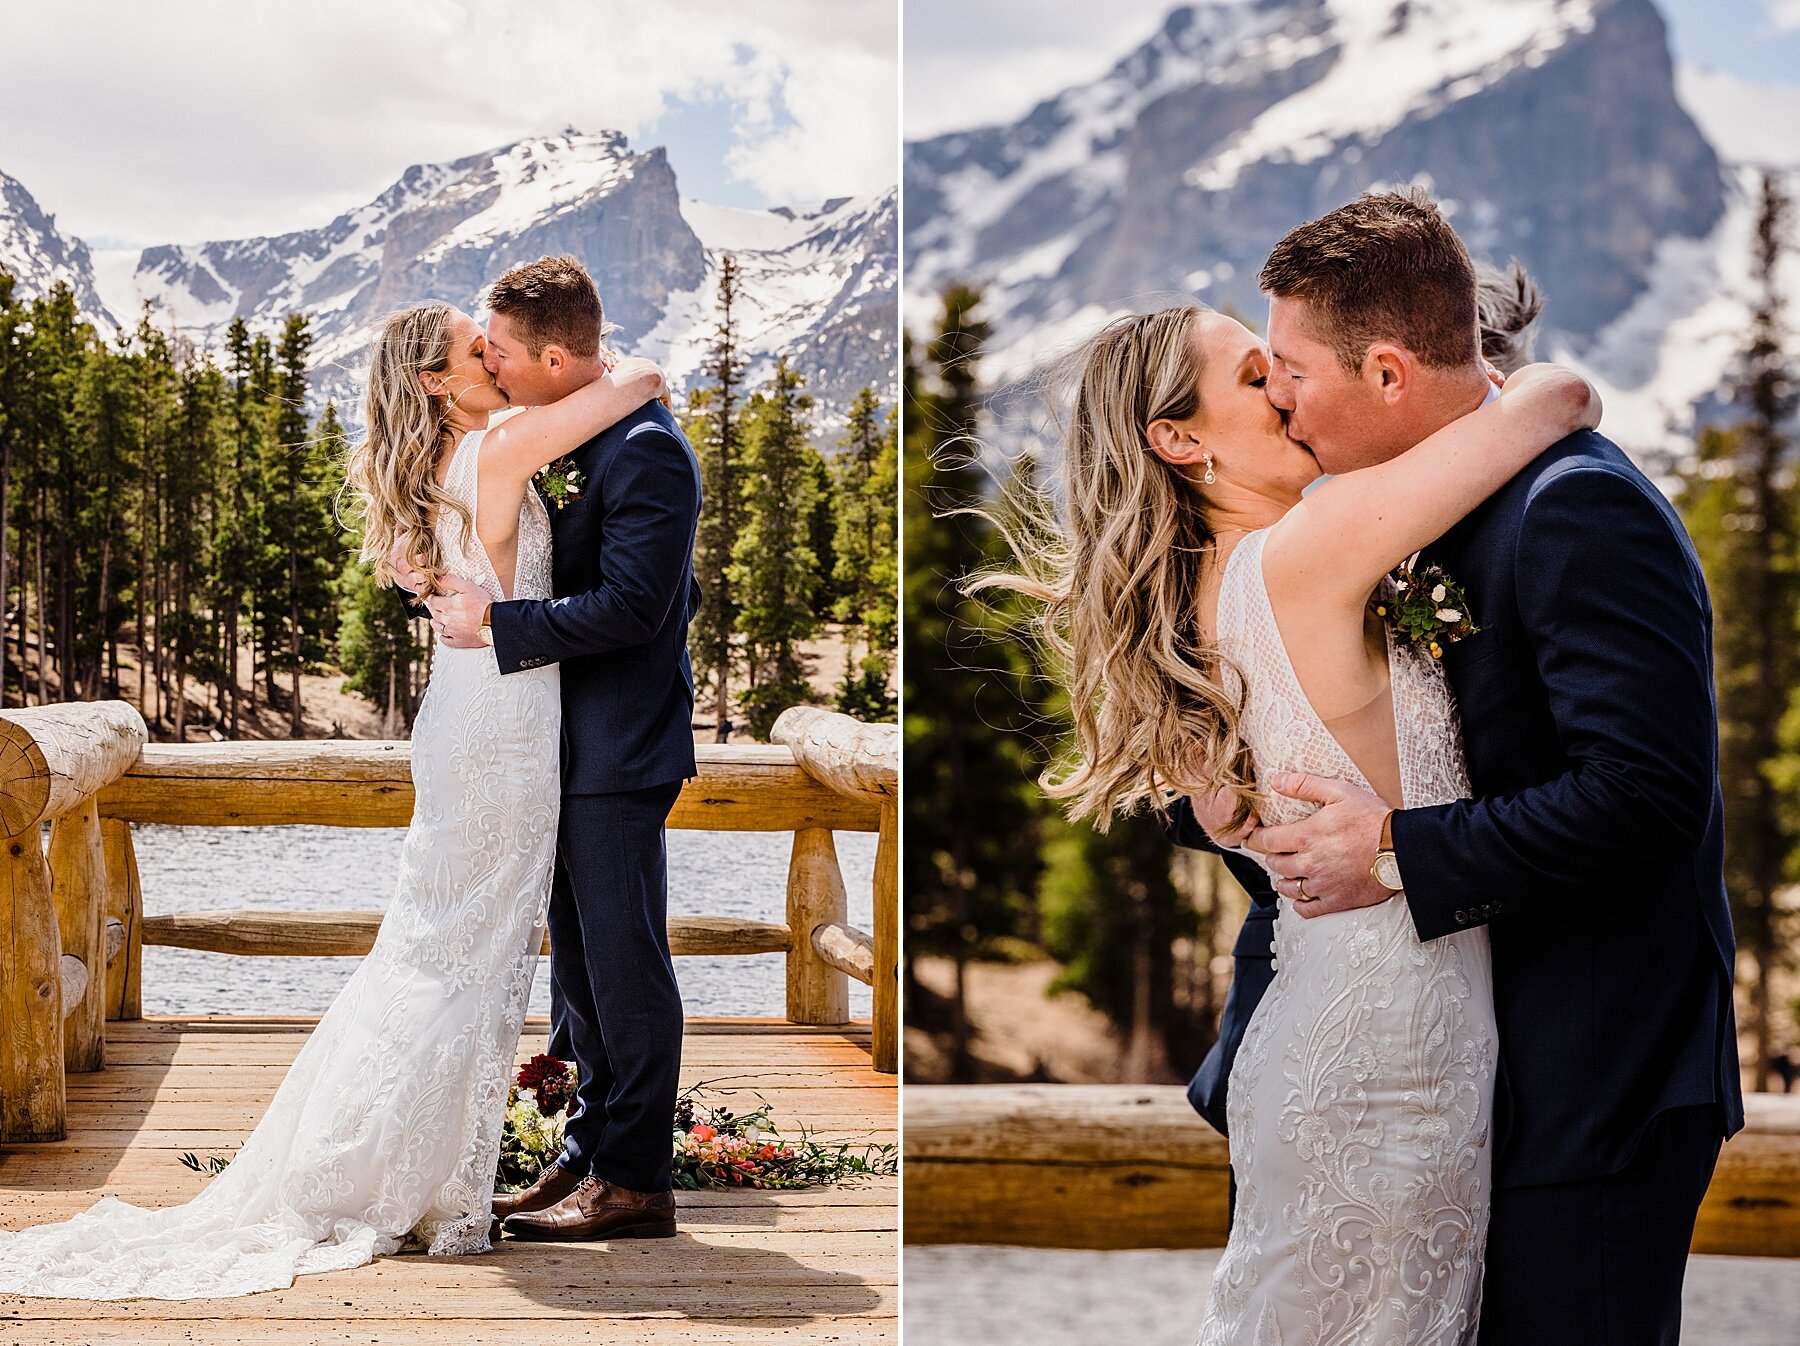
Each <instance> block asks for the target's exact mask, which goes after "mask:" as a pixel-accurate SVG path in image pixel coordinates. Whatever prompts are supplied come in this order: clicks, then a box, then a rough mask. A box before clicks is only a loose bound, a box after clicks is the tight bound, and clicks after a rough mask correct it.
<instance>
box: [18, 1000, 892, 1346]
mask: <svg viewBox="0 0 1800 1346" xmlns="http://www.w3.org/2000/svg"><path fill="white" fill-rule="evenodd" d="M311 1024H312V1021H311V1020H309V1019H305V1018H297V1017H283V1018H266V1019H230V1018H217V1017H210V1016H209V1017H205V1018H195V1017H181V1018H166V1019H159V1018H151V1019H146V1020H143V1021H140V1022H135V1023H111V1024H108V1025H107V1030H108V1034H107V1035H108V1044H107V1059H108V1067H107V1069H106V1070H104V1071H101V1072H98V1073H94V1074H87V1075H76V1076H71V1077H70V1086H71V1087H70V1090H69V1098H70V1103H69V1139H68V1140H67V1141H63V1142H58V1143H55V1144H39V1145H19V1146H11V1147H8V1148H7V1149H6V1150H4V1151H0V1226H4V1227H7V1228H18V1227H21V1226H24V1225H30V1224H37V1223H41V1222H43V1221H46V1220H56V1219H66V1218H68V1217H69V1216H70V1215H73V1214H75V1213H76V1212H78V1211H80V1210H84V1209H86V1208H87V1207H88V1206H89V1205H91V1204H92V1203H93V1201H95V1200H96V1199H98V1197H99V1196H101V1195H102V1194H111V1195H114V1196H117V1197H119V1198H120V1199H122V1200H125V1201H131V1202H134V1203H136V1204H140V1205H148V1206H160V1205H167V1204H170V1203H172V1202H177V1201H181V1200H185V1199H187V1198H189V1197H191V1196H192V1195H193V1194H194V1193H195V1192H197V1191H198V1190H199V1189H200V1188H201V1187H202V1186H203V1185H204V1182H205V1179H204V1178H202V1177H201V1175H199V1174H196V1173H193V1172H191V1171H190V1170H188V1169H185V1168H183V1167H181V1165H180V1164H179V1163H178V1162H177V1161H176V1156H177V1154H178V1153H179V1152H180V1151H182V1150H196V1151H200V1152H225V1151H229V1150H231V1149H235V1148H236V1146H237V1145H239V1144H240V1143H241V1142H242V1140H243V1138H244V1136H245V1135H246V1134H247V1133H248V1131H249V1130H250V1128H251V1127H252V1126H254V1124H255V1122H256V1120H257V1118H258V1117H260V1115H261V1113H262V1111H263V1110H264V1109H265V1108H266V1107H267V1105H268V1101H269V1099H270V1098H272V1097H273V1095H274V1091H275V1088H276V1087H277V1086H278V1084H279V1083H280V1080H281V1078H282V1075H283V1073H284V1071H285V1070H286V1067H287V1064H288V1063H289V1062H291V1061H292V1059H293V1056H294V1054H295V1053H296V1052H298V1050H299V1048H300V1046H301V1044H302V1043H303V1042H304V1041H305V1039H306V1034H307V1033H308V1032H309V1031H310V1028H311ZM547 1027H548V1026H547V1025H546V1024H545V1023H544V1022H543V1021H542V1020H541V1019H540V1020H536V1021H534V1022H531V1023H528V1025H527V1031H526V1037H525V1039H524V1040H523V1041H522V1042H521V1044H520V1054H521V1056H522V1057H523V1056H525V1055H529V1054H531V1053H533V1052H536V1051H542V1050H543V1049H544V1044H545V1036H546V1033H547ZM868 1038H869V1034H868V1027H867V1023H866V1021H864V1022H862V1023H853V1024H850V1025H847V1026H833V1025H827V1026H811V1025H795V1024H789V1023H786V1022H785V1021H781V1020H758V1021H744V1020H727V1021H719V1020H694V1021H690V1023H689V1025H688V1032H687V1036H686V1038H685V1039H684V1042H683V1071H682V1078H683V1082H684V1083H693V1082H696V1081H702V1080H705V1081H717V1082H718V1087H717V1088H714V1089H712V1090H710V1091H709V1092H714V1093H718V1094H720V1095H722V1096H726V1098H727V1105H728V1106H733V1107H739V1108H740V1110H741V1103H750V1104H752V1105H753V1104H754V1101H755V1100H757V1099H760V1100H761V1101H763V1102H766V1103H767V1104H769V1106H770V1107H771V1108H772V1109H773V1110H774V1113H775V1117H776V1121H777V1123H778V1124H780V1125H781V1126H783V1127H784V1128H785V1129H790V1130H792V1131H793V1132H795V1133H797V1132H798V1130H799V1128H800V1127H801V1126H805V1127H806V1128H807V1129H808V1130H809V1131H811V1132H812V1133H813V1134H815V1135H817V1136H819V1137H820V1138H822V1139H828V1140H834V1141H835V1140H840V1139H841V1140H846V1141H849V1142H850V1143H853V1144H868V1143H889V1142H892V1141H893V1140H894V1139H895V1137H896V1135H897V1132H898V1125H899V1100H898V1097H897V1091H896V1089H895V1081H894V1077H893V1076H891V1075H880V1074H877V1073H876V1072H875V1071H873V1070H872V1069H870V1066H869V1057H868ZM677 1201H678V1204H679V1207H680V1211H681V1232H680V1234H679V1235H678V1236H677V1237H676V1238H674V1239H669V1240H656V1241H652V1242H636V1241H629V1240H628V1241H621V1242H618V1243H592V1244H562V1245H558V1244H517V1243H511V1242H503V1243H502V1244H501V1245H500V1246H499V1247H498V1248H496V1250H495V1251H494V1252H493V1253H491V1254H488V1255H487V1256H483V1257H475V1258H431V1257H422V1256H402V1257H393V1258H384V1259H381V1260H380V1261H377V1262H375V1263H374V1264H372V1265H370V1266H367V1267H362V1268H358V1269H357V1270H354V1271H350V1272H344V1273H336V1274H330V1275H325V1276H308V1277H302V1278H301V1279H300V1280H299V1281H297V1282H296V1283H295V1284H294V1285H293V1286H292V1287H291V1288H289V1289H287V1290H280V1291H272V1292H269V1293H266V1294H260V1295H252V1296H247V1297H244V1298H241V1299H235V1300H190V1301H174V1302H167V1301H157V1300H132V1301H123V1302H108V1303H87V1302H82V1301H68V1300H39V1299H24V1298H19V1297H15V1296H0V1346H12V1344H13V1343H18V1346H63V1344H64V1343H76V1342H81V1343H95V1346H99V1343H118V1342H127V1341H129V1342H131V1343H137V1344H140V1346H157V1344H158V1343H164V1342H169V1343H174V1342H194V1343H202V1342H203V1343H206V1344H207V1346H215V1343H216V1346H260V1344H262V1343H267V1344H268V1346H290V1344H291V1346H298V1343H302V1342H305V1343H321V1344H323V1343H346V1344H347V1343H350V1342H357V1343H366V1342H372V1343H378V1344H379V1343H386V1342H392V1343H402V1342H405V1343H413V1342H422V1341H442V1340H447V1339H450V1337H451V1336H452V1334H454V1336H455V1337H457V1338H459V1339H466V1340H471V1341H482V1342H502V1343H509V1342H524V1341H528V1340H529V1341H531V1342H533V1343H541V1342H542V1341H543V1340H545V1339H546V1337H547V1336H550V1337H554V1338H555V1339H557V1340H563V1341H588V1340H593V1341H625V1340H628V1341H633V1342H644V1343H648V1344H650V1346H663V1344H664V1343H667V1346H700V1344H701V1343H718V1344H720V1346H740V1344H741V1346H749V1344H750V1343H763V1342H789V1341H792V1342H800V1341H807V1342H845V1343H855V1344H856V1346H861V1344H862V1343H870V1342H894V1341H897V1340H898V1336H899V1333H898V1326H897V1314H898V1273H899V1235H898V1203H899V1184H898V1181H897V1180H896V1179H893V1178H884V1179H875V1180H870V1181H864V1182H860V1183H853V1184H848V1185H845V1186H841V1187H833V1188H815V1189H804V1190H801V1191H792V1192H789V1191H780V1192H757V1191H748V1192H717V1191H705V1192H681V1193H678V1194H677Z"/></svg>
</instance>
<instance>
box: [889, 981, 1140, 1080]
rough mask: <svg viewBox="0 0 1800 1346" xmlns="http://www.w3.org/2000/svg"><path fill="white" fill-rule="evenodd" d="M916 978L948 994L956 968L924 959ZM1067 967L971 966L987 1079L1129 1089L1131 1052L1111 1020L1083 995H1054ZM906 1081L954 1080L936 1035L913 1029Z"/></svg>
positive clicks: (978, 1051)
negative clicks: (1125, 1070) (1126, 1070)
mask: <svg viewBox="0 0 1800 1346" xmlns="http://www.w3.org/2000/svg"><path fill="white" fill-rule="evenodd" d="M913 966H914V975H915V976H916V977H917V978H918V980H919V982H920V984H921V985H922V986H924V987H925V988H926V989H927V990H928V991H929V992H931V993H933V994H935V995H939V996H948V995H949V994H950V993H951V990H952V988H953V986H954V984H955V975H956V971H955V964H954V963H953V962H951V960H950V959H948V958H920V959H917V960H915V962H914V965H913ZM1061 970H1062V966H1061V964H1059V963H1056V962H1054V961H1052V960H1050V959H1044V960H1042V961H1039V962H1032V963H970V964H969V966H968V972H967V986H968V1015H969V1025H970V1028H971V1029H972V1030H973V1032H972V1036H971V1041H970V1050H971V1053H972V1055H973V1056H974V1057H975V1073H976V1076H977V1078H978V1079H980V1080H983V1081H1001V1080H1041V1081H1055V1082H1057V1083H1062V1084H1122V1083H1138V1082H1139V1081H1127V1080H1126V1079H1125V1078H1124V1076H1123V1074H1122V1073H1121V1069H1120V1068H1121V1066H1122V1064H1123V1062H1124V1059H1125V1057H1124V1052H1123V1051H1122V1050H1121V1046H1122V1044H1121V1040H1120V1037H1119V1035H1118V1034H1117V1033H1116V1032H1115V1031H1114V1030H1113V1028H1112V1025H1111V1023H1110V1021H1109V1020H1108V1019H1107V1017H1106V1016H1105V1015H1104V1014H1101V1013H1100V1012H1099V1011H1098V1010H1096V1009H1094V1008H1093V1007H1092V1006H1091V1005H1089V1004H1088V1002H1087V1001H1086V999H1084V998H1083V997H1082V996H1079V995H1075V994H1072V993H1069V992H1062V993H1059V994H1057V995H1050V994H1049V987H1050V983H1051V981H1052V979H1053V978H1054V977H1055V976H1056V974H1057V973H1058V972H1060V971H1061ZM905 1046H906V1078H907V1079H908V1080H911V1081H913V1082H914V1083H917V1084H932V1083H936V1082H938V1081H941V1080H943V1079H945V1078H946V1076H947V1074H948V1062H947V1061H946V1060H945V1059H944V1053H943V1048H942V1046H941V1044H940V1042H939V1040H938V1039H937V1038H936V1037H934V1036H933V1035H932V1034H929V1033H926V1032H923V1031H922V1030H920V1029H919V1028H917V1027H915V1026H911V1025H909V1026H908V1027H907V1029H906V1034H905Z"/></svg>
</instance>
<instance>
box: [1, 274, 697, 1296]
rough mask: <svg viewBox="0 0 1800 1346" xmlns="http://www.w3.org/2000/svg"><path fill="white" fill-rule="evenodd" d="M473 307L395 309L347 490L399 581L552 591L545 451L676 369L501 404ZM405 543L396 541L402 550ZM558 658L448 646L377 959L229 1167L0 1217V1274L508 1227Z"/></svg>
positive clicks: (194, 1290) (129, 1270)
mask: <svg viewBox="0 0 1800 1346" xmlns="http://www.w3.org/2000/svg"><path fill="white" fill-rule="evenodd" d="M484 347H485V341H484V338H483V335H482V331H481V329H480V327H479V326H478V325H477V324H476V322H475V320H474V319H473V318H471V317H469V316H468V315H467V314H464V313H461V312H458V311H457V310H456V309H454V308H452V307H450V306H449V305H447V304H422V305H419V306H417V307H414V308H409V309H406V310H403V311H401V312H399V313H395V314H393V315H392V316H391V317H389V318H388V319H387V320H386V322H385V323H384V324H383V326H382V327H381V329H380V332H379V334H378V336H377V337H376V340H375V343H374V350H373V356H372V360H371V364H370V370H369V387H368V398H367V414H366V424H367V426H368V434H367V438H366V439H365V440H363V441H362V442H361V443H359V444H357V445H356V447H355V448H354V449H353V450H352V451H351V454H350V460H349V463H348V473H347V475H348V489H350V490H352V491H353V492H354V494H355V498H356V502H357V504H358V505H359V506H360V512H361V515H362V528H363V535H362V556H363V559H364V560H365V561H369V562H372V563H373V565H374V567H375V572H376V575H377V577H378V579H379V580H380V581H381V582H382V583H384V584H392V583H395V582H397V581H399V582H407V583H409V584H417V585H421V586H422V587H423V588H424V589H425V591H426V592H436V591H437V588H438V585H439V584H440V583H441V582H442V580H443V578H444V577H445V576H446V575H448V574H451V573H455V574H459V575H463V576H467V577H470V578H472V579H474V580H475V581H476V582H478V583H480V584H482V585H484V586H485V587H486V588H487V589H488V591H489V592H490V593H491V594H492V595H493V597H494V599H495V600H496V601H499V600H502V599H507V598H514V597H520V598H547V597H549V596H550V525H549V520H548V518H547V516H546V514H545V510H544V505H543V503H542V501H540V500H539V499H538V496H537V493H536V492H535V491H534V490H533V489H532V488H531V476H532V474H533V473H534V472H535V471H537V469H539V468H540V467H543V466H545V465H546V464H548V463H551V462H553V461H554V460H555V459H557V458H559V457H561V456H562V455H563V454H566V453H568V452H570V451H571V450H573V449H575V448H576V447H577V446H578V445H580V444H581V443H583V442H585V441H586V440H587V439H589V438H590V437H591V436H592V435H593V434H595V433H596V432H597V431H599V430H601V429H604V428H605V427H607V426H609V425H611V424H613V423H614V422H615V421H618V420H619V419H621V418H622V417H624V416H626V415H627V414H629V413H630V412H632V411H634V410H636V409H637V408H638V407H639V406H641V405H643V403H645V402H646V401H648V400H649V399H650V398H652V397H654V396H656V395H657V394H658V393H660V392H661V385H662V375H661V373H660V371H659V370H657V368H656V367H655V366H654V365H651V364H649V363H648V362H646V361H640V360H631V361H619V362H616V363H615V364H614V367H613V368H612V370H611V372H610V373H609V374H607V375H606V376H604V377H602V378H600V379H598V380H597V381H595V382H594V383H592V384H589V385H588V386H586V387H584V388H582V389H581V390H579V391H577V392H575V393H572V394H570V395H569V396H568V397H566V398H564V399H563V400H562V401H560V402H557V403H554V404H552V405H549V406H544V407H536V408H532V409H530V410H528V411H523V412H520V413H518V414H517V415H514V416H511V417H508V418H507V419H505V420H504V421H503V422H501V423H498V424H495V425H493V426H492V427H491V428H490V417H491V416H492V415H493V413H495V412H497V411H500V410H502V409H503V408H504V407H505V406H506V399H505V397H504V396H503V395H502V394H501V393H500V391H499V389H498V387H496V385H495V383H494V380H493V378H492V377H491V376H490V375H489V374H488V372H487V370H486V369H485V368H484V367H483V356H484ZM402 557H403V558H406V561H405V563H403V564H401V565H396V564H395V561H393V560H390V558H402ZM560 719H561V701H560V698H559V695H558V672H557V668H556V666H555V665H546V666H545V667H543V668H538V669H531V670H527V671H525V672H522V673H517V674H514V675H512V676H509V677H504V678H503V677H501V676H500V674H499V670H498V668H497V666H496V664H495V660H494V652H493V651H492V650H491V649H474V650H453V649H448V648H439V649H438V650H437V651H436V653H435V656H434V658H433V660H432V666H431V680H430V685H429V687H428V688H427V690H426V693H425V698H424V701H423V703H422V704H421V706H420V708H419V715H418V719H417V722H416V723H415V725H414V727H413V739H412V778H413V786H414V789H415V791H416V802H415V804H414V808H413V819H412V825H411V827H410V828H409V829H408V831H407V834H406V840H405V843H404V845H403V847H402V849H401V855H400V875H399V882H398V884H397V885H396V888H395V891H394V897H393V901H392V902H391V904H390V905H389V907H388V911H387V914H386V916H385V917H384V919H383V920H382V923H381V931H380V934H379V935H378V936H377V938H376V940H375V945H374V947H373V948H372V949H371V950H370V952H369V955H368V957H366V958H365V959H363V961H362V964H361V965H360V966H359V967H358V968H357V970H356V972H355V974H354V975H353V976H352V977H351V979H350V981H349V982H348V984H347V985H345V987H344V989H343V991H342V992H340V993H339V995H338V997H337V999H336V1000H335V1001H333V1002H332V1005H331V1007H330V1009H328V1010H327V1011H326V1012H325V1014H324V1016H323V1017H322V1018H321V1019H320V1020H319V1025H318V1027H317V1028H316V1029H315V1030H314V1031H313V1033H312V1035H311V1036H310V1037H309V1038H308V1039H307V1042H306V1044H305V1045H304V1046H303V1047H302V1048H301V1050H300V1052H299V1054H298V1056H296V1057H295V1059H294V1064H293V1067H292V1069H291V1070H289V1072H288V1074H287V1076H286V1078H285V1079H284V1080H283V1081H282V1084H281V1087H280V1088H279V1090H278V1091H277V1092H276V1094H275V1098H274V1101H273V1102H272V1103H271V1104H270V1105H269V1110H268V1112H267V1113H266V1114H265V1115H264V1117H263V1119H262V1121H261V1122H260V1123H258V1125H257V1127H256V1129H255V1130H254V1131H253V1132H251V1134H250V1137H249V1139H248V1140H246V1141H245V1142H244V1146H243V1148H242V1149H241V1150H239V1151H238V1153H237V1155H236V1156H235V1157H234V1158H233V1160H232V1161H231V1164H230V1166H229V1167H228V1168H226V1169H225V1171H224V1172H223V1173H221V1174H219V1175H218V1176H217V1177H216V1178H214V1179H213V1180H212V1182H211V1183H210V1184H208V1185H207V1187H206V1188H205V1190H203V1191H202V1192H201V1193H200V1194H199V1195H198V1196H197V1197H195V1198H194V1199H193V1200H192V1201H190V1202H188V1203H187V1204H186V1205H183V1206H174V1207H167V1208H164V1209H160V1210H144V1209H141V1208H139V1207H136V1206H131V1205H127V1204H125V1203H124V1202H121V1201H119V1200H117V1199H115V1198H112V1197H106V1198H103V1199H102V1200H101V1201H99V1202H98V1203H96V1204H95V1205H94V1206H93V1207H91V1208H90V1209H89V1210H87V1211H85V1212H83V1213H82V1214H80V1215H78V1216H76V1217H75V1218H74V1219H72V1220H69V1221H67V1222H66V1223H63V1224H55V1225H43V1226H39V1227H37V1228H34V1229H28V1230H25V1231H23V1232H18V1233H4V1232H0V1293H5V1294H18V1295H41V1296H57V1297H67V1298H79V1299H126V1298H133V1297H145V1298H156V1299H191V1298H210V1297H217V1296H228V1295H241V1294H248V1293H250V1292H252V1291H257V1290H269V1289H276V1288H279V1287H282V1286H287V1285H291V1284H292V1283H293V1280H294V1277H296V1276H300V1275H307V1274H311V1273H314V1272H320V1271H333V1270H341V1269H344V1268H348V1267H354V1266H360V1265H362V1264H363V1263H365V1262H367V1261H369V1260H370V1259H371V1258H374V1257H378V1256H381V1255H383V1254H387V1253H392V1252H396V1251H400V1250H401V1249H424V1250H427V1251H429V1252H431V1253H434V1254H463V1253H480V1252H485V1251H487V1250H488V1248H489V1246H490V1245H489V1225H490V1212H489V1206H490V1203H491V1201H492V1197H493V1188H494V1172H495V1168H496V1165H497V1163H498V1159H499V1151H500V1132H501V1126H502V1114H503V1111H504V1107H505V1102H506V1094H507V1085H508V1077H509V1075H510V1074H511V1068H512V1064H513V1057H514V1054H515V1051H516V1049H517V1045H518V1038H519V1032H520V1028H521V1026H522V1024H523V1022H524V1017H525V1006H526V1003H527V1001H528V999H529V998H530V992H531V980H532V974H533V971H534V970H535V968H536V962H537V955H538V950H539V948H540V947H541V945H542V942H543V937H544V913H545V907H546V904H547V902H548V900H549V894H550V880H551V868H552V864H553V860H554V855H555V849H556V829H557V815H558V809H559V804H560V799H561V790H560V785H559V780H558V741H559V726H560Z"/></svg>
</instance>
